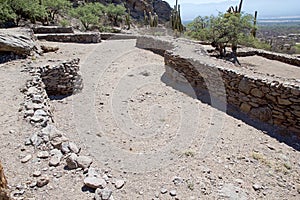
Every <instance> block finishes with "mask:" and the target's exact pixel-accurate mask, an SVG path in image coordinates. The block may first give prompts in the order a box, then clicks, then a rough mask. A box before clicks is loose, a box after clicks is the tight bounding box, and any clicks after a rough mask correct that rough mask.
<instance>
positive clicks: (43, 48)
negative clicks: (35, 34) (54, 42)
mask: <svg viewBox="0 0 300 200" xmlns="http://www.w3.org/2000/svg"><path fill="white" fill-rule="evenodd" d="M41 49H42V50H43V53H49V52H56V51H58V50H59V48H58V47H49V46H44V45H41Z"/></svg>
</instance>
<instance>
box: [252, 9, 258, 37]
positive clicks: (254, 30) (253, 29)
mask: <svg viewBox="0 0 300 200" xmlns="http://www.w3.org/2000/svg"><path fill="white" fill-rule="evenodd" d="M256 24H257V11H255V13H254V21H253V28H252V31H251V34H252V36H253V37H256V30H257V28H256Z"/></svg>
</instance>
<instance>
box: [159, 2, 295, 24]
mask: <svg viewBox="0 0 300 200" xmlns="http://www.w3.org/2000/svg"><path fill="white" fill-rule="evenodd" d="M165 1H166V2H168V3H169V4H170V6H171V7H173V6H174V5H175V2H176V0H165ZM239 2H240V0H178V4H181V13H182V18H183V20H192V19H194V18H195V17H197V16H199V15H201V16H207V15H208V16H209V15H212V14H213V15H217V14H218V13H219V12H224V11H226V10H227V9H228V8H229V7H230V6H235V5H238V4H239ZM242 11H244V12H246V13H250V14H254V12H255V11H258V18H269V17H285V16H300V1H299V0H244V2H243V8H242Z"/></svg>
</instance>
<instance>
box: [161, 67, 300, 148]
mask: <svg viewBox="0 0 300 200" xmlns="http://www.w3.org/2000/svg"><path fill="white" fill-rule="evenodd" d="M161 81H162V82H163V83H165V84H166V85H167V86H170V87H172V88H173V89H175V90H177V91H180V92H182V93H185V94H186V95H188V96H190V97H192V98H194V99H198V100H200V101H201V102H202V103H205V104H208V105H210V106H212V107H214V108H216V109H218V110H220V111H222V112H225V113H226V114H228V115H230V116H232V117H234V118H236V119H239V120H241V121H243V122H244V123H246V124H248V125H250V126H252V127H254V128H256V129H258V130H261V131H262V132H263V133H265V134H267V135H269V136H270V137H273V138H275V139H276V140H278V141H279V142H283V143H285V144H287V145H288V146H290V147H292V148H293V149H295V150H297V151H300V139H299V138H298V137H297V136H295V134H293V133H292V132H290V131H287V130H285V129H283V128H280V127H277V126H274V125H270V124H267V123H264V122H261V121H258V120H255V119H253V118H251V117H250V116H248V115H247V114H245V113H242V112H241V111H239V110H238V109H237V108H235V107H233V106H230V105H228V104H227V107H226V110H224V108H223V107H224V106H222V105H224V103H222V102H218V101H217V100H216V99H213V104H212V99H211V96H210V94H209V92H207V91H203V90H201V91H199V90H197V91H195V90H194V89H193V88H192V87H191V86H190V84H189V83H180V84H179V83H178V82H176V81H174V80H171V79H170V78H169V77H168V76H167V75H166V73H164V74H163V75H162V77H161Z"/></svg>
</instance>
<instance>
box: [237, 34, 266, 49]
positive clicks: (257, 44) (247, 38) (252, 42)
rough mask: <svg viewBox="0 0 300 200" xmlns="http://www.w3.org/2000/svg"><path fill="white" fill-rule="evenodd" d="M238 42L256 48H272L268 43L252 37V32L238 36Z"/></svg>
mask: <svg viewBox="0 0 300 200" xmlns="http://www.w3.org/2000/svg"><path fill="white" fill-rule="evenodd" d="M238 43H239V44H241V45H244V46H247V47H254V48H257V49H264V50H268V51H270V50H271V48H272V47H271V45H270V44H268V43H266V42H262V41H260V40H259V39H257V38H255V37H253V35H252V34H251V35H244V36H243V37H240V38H239V40H238Z"/></svg>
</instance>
